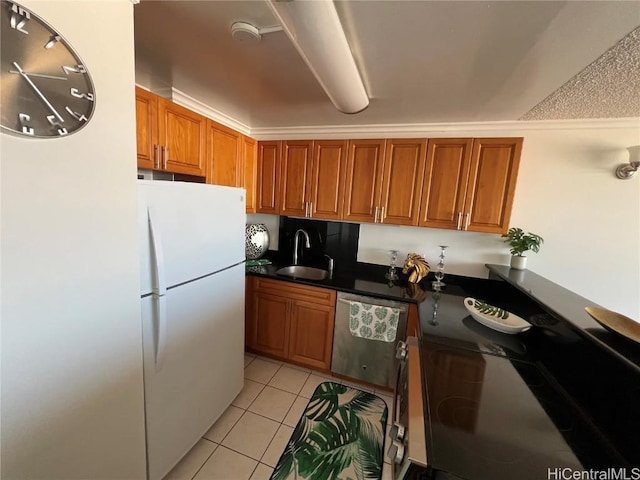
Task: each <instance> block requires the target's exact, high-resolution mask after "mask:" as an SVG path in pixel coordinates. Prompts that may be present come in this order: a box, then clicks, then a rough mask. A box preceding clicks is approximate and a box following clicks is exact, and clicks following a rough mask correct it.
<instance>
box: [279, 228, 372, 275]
mask: <svg viewBox="0 0 640 480" xmlns="http://www.w3.org/2000/svg"><path fill="white" fill-rule="evenodd" d="M298 229H303V230H305V231H306V232H307V233H308V234H309V240H310V243H311V248H310V249H307V248H303V246H304V237H302V236H301V238H300V247H299V250H298V264H300V265H308V266H312V267H319V268H327V262H328V260H327V259H326V258H325V257H324V255H325V254H327V255H329V256H330V257H331V258H333V259H334V261H335V267H334V268H335V271H336V272H352V271H354V270H355V267H356V262H357V256H358V238H359V237H360V225H359V224H357V223H343V222H327V221H324V220H310V219H307V218H293V217H280V232H279V234H280V235H279V239H278V256H279V257H280V259H281V261H285V262H286V261H288V262H289V263H293V237H294V235H295V233H296V231H297V230H298Z"/></svg>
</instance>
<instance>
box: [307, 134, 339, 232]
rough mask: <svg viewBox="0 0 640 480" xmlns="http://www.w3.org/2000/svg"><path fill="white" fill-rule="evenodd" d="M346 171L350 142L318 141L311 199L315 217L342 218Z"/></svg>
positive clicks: (311, 210) (315, 151)
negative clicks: (348, 143) (348, 144)
mask: <svg viewBox="0 0 640 480" xmlns="http://www.w3.org/2000/svg"><path fill="white" fill-rule="evenodd" d="M346 170H347V141H346V140H316V141H315V142H314V146H313V162H312V175H311V191H310V196H309V215H310V216H311V217H314V218H315V217H317V218H326V219H334V220H340V219H342V207H343V204H344V189H345V177H346Z"/></svg>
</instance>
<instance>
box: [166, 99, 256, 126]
mask: <svg viewBox="0 0 640 480" xmlns="http://www.w3.org/2000/svg"><path fill="white" fill-rule="evenodd" d="M171 100H172V101H173V102H175V103H177V104H178V105H182V106H183V107H185V108H188V109H189V110H193V111H194V112H197V113H199V114H200V115H204V116H205V117H208V118H210V119H211V120H213V121H215V122H218V123H221V124H222V125H224V126H226V127H229V128H232V129H234V130H235V131H236V132H240V133H242V134H244V135H250V133H251V128H249V126H248V125H245V124H244V123H242V122H239V121H237V120H236V119H234V118H233V117H230V116H229V115H227V114H226V113H223V112H221V111H219V110H216V109H215V108H211V107H210V106H209V105H207V104H205V103H202V102H201V101H200V100H196V99H195V98H193V97H190V96H189V95H187V94H186V93H184V92H181V91H180V90H178V89H177V88H173V87H171Z"/></svg>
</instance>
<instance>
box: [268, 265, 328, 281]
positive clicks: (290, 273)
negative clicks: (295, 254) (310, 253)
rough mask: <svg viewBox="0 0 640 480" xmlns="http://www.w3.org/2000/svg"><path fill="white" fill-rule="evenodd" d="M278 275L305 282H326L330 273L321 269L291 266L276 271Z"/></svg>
mask: <svg viewBox="0 0 640 480" xmlns="http://www.w3.org/2000/svg"><path fill="white" fill-rule="evenodd" d="M276 275H284V276H286V277H294V278H304V279H305V280H326V279H327V278H329V272H328V271H326V270H322V269H320V268H313V267H303V266H301V265H291V266H289V267H283V268H281V269H280V270H277V271H276Z"/></svg>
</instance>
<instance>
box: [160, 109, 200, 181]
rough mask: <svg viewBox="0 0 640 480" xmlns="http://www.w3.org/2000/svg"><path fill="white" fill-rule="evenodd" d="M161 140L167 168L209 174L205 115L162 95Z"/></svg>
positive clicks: (190, 173) (173, 170) (178, 171)
mask: <svg viewBox="0 0 640 480" xmlns="http://www.w3.org/2000/svg"><path fill="white" fill-rule="evenodd" d="M158 139H159V143H160V145H161V150H162V152H161V155H160V158H161V164H162V168H163V169H164V170H168V171H170V172H175V173H184V174H187V175H197V176H201V177H204V176H205V170H206V168H205V144H206V119H205V117H203V116H202V115H199V114H197V113H195V112H192V111H191V110H189V109H187V108H184V107H182V106H180V105H176V104H175V103H173V102H170V101H169V100H166V99H164V98H159V99H158Z"/></svg>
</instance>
